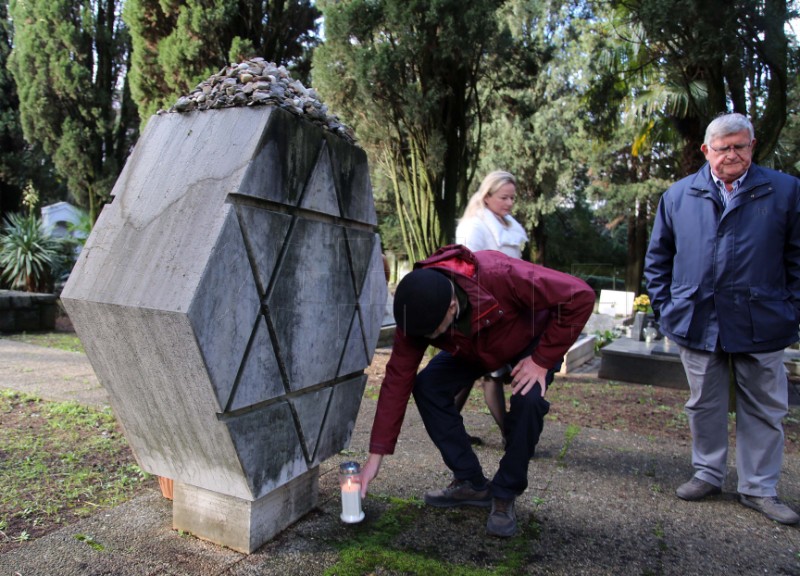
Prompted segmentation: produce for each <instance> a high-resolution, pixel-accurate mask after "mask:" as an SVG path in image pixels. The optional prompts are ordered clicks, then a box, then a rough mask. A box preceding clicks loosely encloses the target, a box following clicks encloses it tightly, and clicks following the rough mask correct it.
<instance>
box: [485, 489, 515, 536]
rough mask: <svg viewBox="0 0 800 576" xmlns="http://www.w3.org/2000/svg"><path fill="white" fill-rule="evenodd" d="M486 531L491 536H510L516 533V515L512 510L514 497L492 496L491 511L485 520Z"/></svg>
mask: <svg viewBox="0 0 800 576" xmlns="http://www.w3.org/2000/svg"><path fill="white" fill-rule="evenodd" d="M486 532H487V533H488V534H490V535H491V536H500V537H501V538H510V537H511V536H513V535H514V534H516V533H517V515H516V513H515V512H514V499H513V498H512V499H511V500H502V499H500V498H492V511H491V512H490V513H489V520H488V521H487V522H486Z"/></svg>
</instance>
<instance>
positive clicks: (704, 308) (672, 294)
mask: <svg viewBox="0 0 800 576" xmlns="http://www.w3.org/2000/svg"><path fill="white" fill-rule="evenodd" d="M644 275H645V279H646V280H647V290H648V292H649V293H650V300H651V303H652V306H653V311H654V312H655V315H656V318H657V319H658V321H659V328H660V329H661V331H662V332H663V333H664V334H666V335H667V336H669V338H670V339H671V340H673V341H674V342H677V343H678V344H680V345H682V346H686V347H688V348H693V349H696V350H708V351H711V350H714V349H715V348H716V345H717V342H719V343H720V345H721V347H722V349H723V350H724V351H726V352H767V351H773V350H780V349H782V348H785V347H786V346H788V345H790V344H791V343H793V342H795V341H797V339H798V325H800V180H798V179H797V178H794V177H793V176H789V175H787V174H783V173H781V172H777V171H775V170H769V169H767V168H762V167H760V166H756V165H755V164H753V165H751V166H750V170H749V171H748V173H747V176H746V177H745V179H744V181H743V182H742V183H741V186H740V187H739V190H738V192H737V193H736V195H735V196H734V197H733V198H732V199H731V200H730V201H729V202H728V205H727V206H726V207H723V204H722V201H721V200H720V198H719V193H718V191H717V187H716V185H715V184H714V181H713V180H712V178H711V170H710V168H709V166H708V164H706V165H704V166H703V167H702V168H701V169H700V170H699V171H698V172H697V173H695V174H693V175H691V176H688V177H686V178H684V179H682V180H680V181H679V182H677V183H675V184H674V185H672V186H671V187H670V188H669V190H667V191H666V192H665V193H664V195H663V196H662V197H661V201H660V202H659V205H658V213H657V214H656V219H655V223H654V225H653V232H652V235H651V237H650V246H649V247H648V250H647V256H646V257H645V272H644Z"/></svg>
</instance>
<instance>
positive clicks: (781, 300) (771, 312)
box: [749, 286, 798, 342]
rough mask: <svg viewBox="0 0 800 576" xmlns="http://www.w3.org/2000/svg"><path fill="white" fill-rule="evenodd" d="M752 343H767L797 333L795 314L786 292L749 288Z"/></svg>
mask: <svg viewBox="0 0 800 576" xmlns="http://www.w3.org/2000/svg"><path fill="white" fill-rule="evenodd" d="M749 306H750V322H751V324H752V326H753V342H769V341H770V340H778V339H782V338H786V337H787V336H790V335H792V334H795V333H797V329H798V326H797V313H796V311H795V308H794V306H793V305H792V303H791V300H790V295H789V293H788V292H787V291H786V290H783V289H779V290H776V289H774V288H762V287H756V286H751V287H750V299H749Z"/></svg>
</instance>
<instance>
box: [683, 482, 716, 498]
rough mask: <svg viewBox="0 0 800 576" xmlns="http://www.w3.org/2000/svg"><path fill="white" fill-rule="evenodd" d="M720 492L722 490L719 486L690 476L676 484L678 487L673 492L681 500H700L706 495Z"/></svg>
mask: <svg viewBox="0 0 800 576" xmlns="http://www.w3.org/2000/svg"><path fill="white" fill-rule="evenodd" d="M720 492H722V490H720V488H719V486H714V485H713V484H709V483H708V482H706V481H705V480H700V478H692V479H691V480H689V481H688V482H684V483H683V484H681V485H680V486H678V489H677V490H675V494H677V495H678V498H680V499H682V500H702V499H703V498H705V497H706V496H711V495H713V494H719V493H720Z"/></svg>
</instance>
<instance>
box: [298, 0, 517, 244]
mask: <svg viewBox="0 0 800 576" xmlns="http://www.w3.org/2000/svg"><path fill="white" fill-rule="evenodd" d="M502 4H503V0H479V1H474V2H463V1H461V0H321V1H320V2H319V3H318V5H319V7H320V9H321V10H322V13H323V15H324V17H325V37H326V40H325V43H324V44H323V45H322V46H320V47H319V48H318V49H317V51H316V53H315V57H314V68H313V76H314V85H315V87H316V88H317V89H318V90H319V92H320V94H322V96H323V97H324V98H325V100H326V101H327V102H329V103H330V105H331V108H332V109H334V110H336V111H337V112H338V113H340V114H341V116H342V117H343V118H344V119H345V120H346V121H347V122H348V123H349V124H351V125H352V126H353V127H354V128H355V129H356V133H357V135H358V137H359V139H360V141H361V143H362V145H363V146H364V147H365V149H367V151H368V152H369V153H370V156H371V159H372V162H373V168H375V167H376V165H377V168H376V171H377V172H379V174H378V175H377V181H380V182H387V183H388V185H389V187H390V189H391V192H390V194H391V195H392V197H393V198H394V200H395V206H396V212H397V216H398V218H399V222H400V225H401V230H402V232H403V238H404V242H405V244H406V249H407V252H408V256H409V257H410V258H412V259H418V258H420V257H424V256H426V255H428V254H429V253H430V252H432V251H433V250H434V249H435V248H438V247H439V246H440V245H442V244H444V243H446V242H448V241H452V240H453V239H454V238H455V223H456V218H457V217H458V215H459V214H460V211H461V209H462V208H463V206H464V204H465V202H466V198H467V193H468V191H469V185H470V182H471V180H472V177H473V175H474V170H475V166H476V157H477V153H478V151H479V149H480V146H479V138H480V125H481V117H480V115H481V113H482V109H483V103H482V102H481V101H480V100H479V91H478V84H479V82H480V81H481V79H482V78H483V77H484V75H485V74H486V72H487V66H488V58H487V56H488V55H489V54H493V53H495V52H496V51H497V50H498V49H499V46H500V45H501V41H502V39H503V38H504V37H503V35H502V34H501V33H500V29H499V27H498V26H497V18H496V12H497V9H498V7H500V6H501V5H502Z"/></svg>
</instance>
